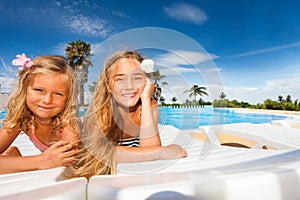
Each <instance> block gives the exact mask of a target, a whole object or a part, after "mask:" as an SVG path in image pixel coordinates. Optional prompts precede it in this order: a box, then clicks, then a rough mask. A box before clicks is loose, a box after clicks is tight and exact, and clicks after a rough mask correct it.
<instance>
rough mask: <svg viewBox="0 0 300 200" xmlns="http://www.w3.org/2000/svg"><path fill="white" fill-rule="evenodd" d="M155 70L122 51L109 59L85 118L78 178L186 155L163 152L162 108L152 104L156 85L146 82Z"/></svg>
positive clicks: (179, 150) (176, 148)
mask: <svg viewBox="0 0 300 200" xmlns="http://www.w3.org/2000/svg"><path fill="white" fill-rule="evenodd" d="M151 65H154V63H153V61H152V60H149V59H144V58H143V57H142V56H141V55H140V54H139V53H137V52H135V51H127V50H123V51H118V52H116V53H114V54H113V55H111V56H110V57H109V58H107V60H106V62H105V63H104V67H103V69H102V72H101V74H100V77H99V79H98V82H97V86H96V89H95V93H94V99H93V102H92V103H91V104H90V107H89V109H88V110H87V112H86V114H85V117H84V123H83V131H82V134H83V135H82V136H81V140H82V142H83V145H84V147H83V150H81V151H80V153H79V155H78V160H77V162H76V165H75V166H74V168H73V173H74V176H85V177H88V178H89V177H91V176H93V175H99V174H114V173H116V163H122V162H141V161H150V160H156V159H175V158H181V157H185V156H186V155H187V154H186V151H185V150H184V149H182V148H181V147H180V146H179V145H175V144H171V145H168V146H161V141H160V136H159V132H158V108H157V104H156V102H155V100H154V99H152V98H151V96H152V93H153V90H154V84H153V83H152V81H151V79H150V78H149V76H148V77H147V74H149V73H148V72H151V70H152V69H151ZM149 66H150V68H149ZM152 67H154V66H152Z"/></svg>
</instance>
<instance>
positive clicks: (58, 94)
mask: <svg viewBox="0 0 300 200" xmlns="http://www.w3.org/2000/svg"><path fill="white" fill-rule="evenodd" d="M55 95H56V96H64V95H63V94H62V93H55Z"/></svg>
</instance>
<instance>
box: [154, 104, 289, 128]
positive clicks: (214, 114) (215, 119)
mask: <svg viewBox="0 0 300 200" xmlns="http://www.w3.org/2000/svg"><path fill="white" fill-rule="evenodd" d="M285 118H286V116H281V115H273V114H258V113H240V112H236V111H235V110H234V109H230V108H213V107H212V106H205V107H204V108H171V107H159V119H158V121H159V123H160V124H165V125H172V126H174V127H176V128H179V129H195V128H198V127H199V126H204V125H215V124H231V123H243V122H250V123H254V124H260V123H268V122H270V121H272V120H280V119H285Z"/></svg>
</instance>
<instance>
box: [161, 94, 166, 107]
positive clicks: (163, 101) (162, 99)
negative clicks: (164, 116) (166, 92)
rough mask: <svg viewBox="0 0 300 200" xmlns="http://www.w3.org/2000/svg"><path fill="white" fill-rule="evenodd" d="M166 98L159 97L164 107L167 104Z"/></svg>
mask: <svg viewBox="0 0 300 200" xmlns="http://www.w3.org/2000/svg"><path fill="white" fill-rule="evenodd" d="M165 100H166V99H165V97H163V96H160V97H159V102H160V103H161V104H162V105H164V104H165Z"/></svg>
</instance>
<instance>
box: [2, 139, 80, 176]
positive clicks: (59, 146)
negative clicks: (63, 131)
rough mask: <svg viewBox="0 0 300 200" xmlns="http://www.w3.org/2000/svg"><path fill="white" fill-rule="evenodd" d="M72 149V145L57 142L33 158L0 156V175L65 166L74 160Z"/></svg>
mask: <svg viewBox="0 0 300 200" xmlns="http://www.w3.org/2000/svg"><path fill="white" fill-rule="evenodd" d="M72 148H73V145H72V144H69V143H67V142H63V141H59V142H57V143H55V144H53V145H51V146H50V147H49V148H48V149H47V150H46V151H44V152H43V153H42V154H39V155H35V156H5V155H0V174H4V173H13V172H22V171H31V170H38V169H49V168H55V167H60V166H67V165H69V164H71V163H72V162H73V160H74V158H75V154H76V151H75V150H72Z"/></svg>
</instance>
